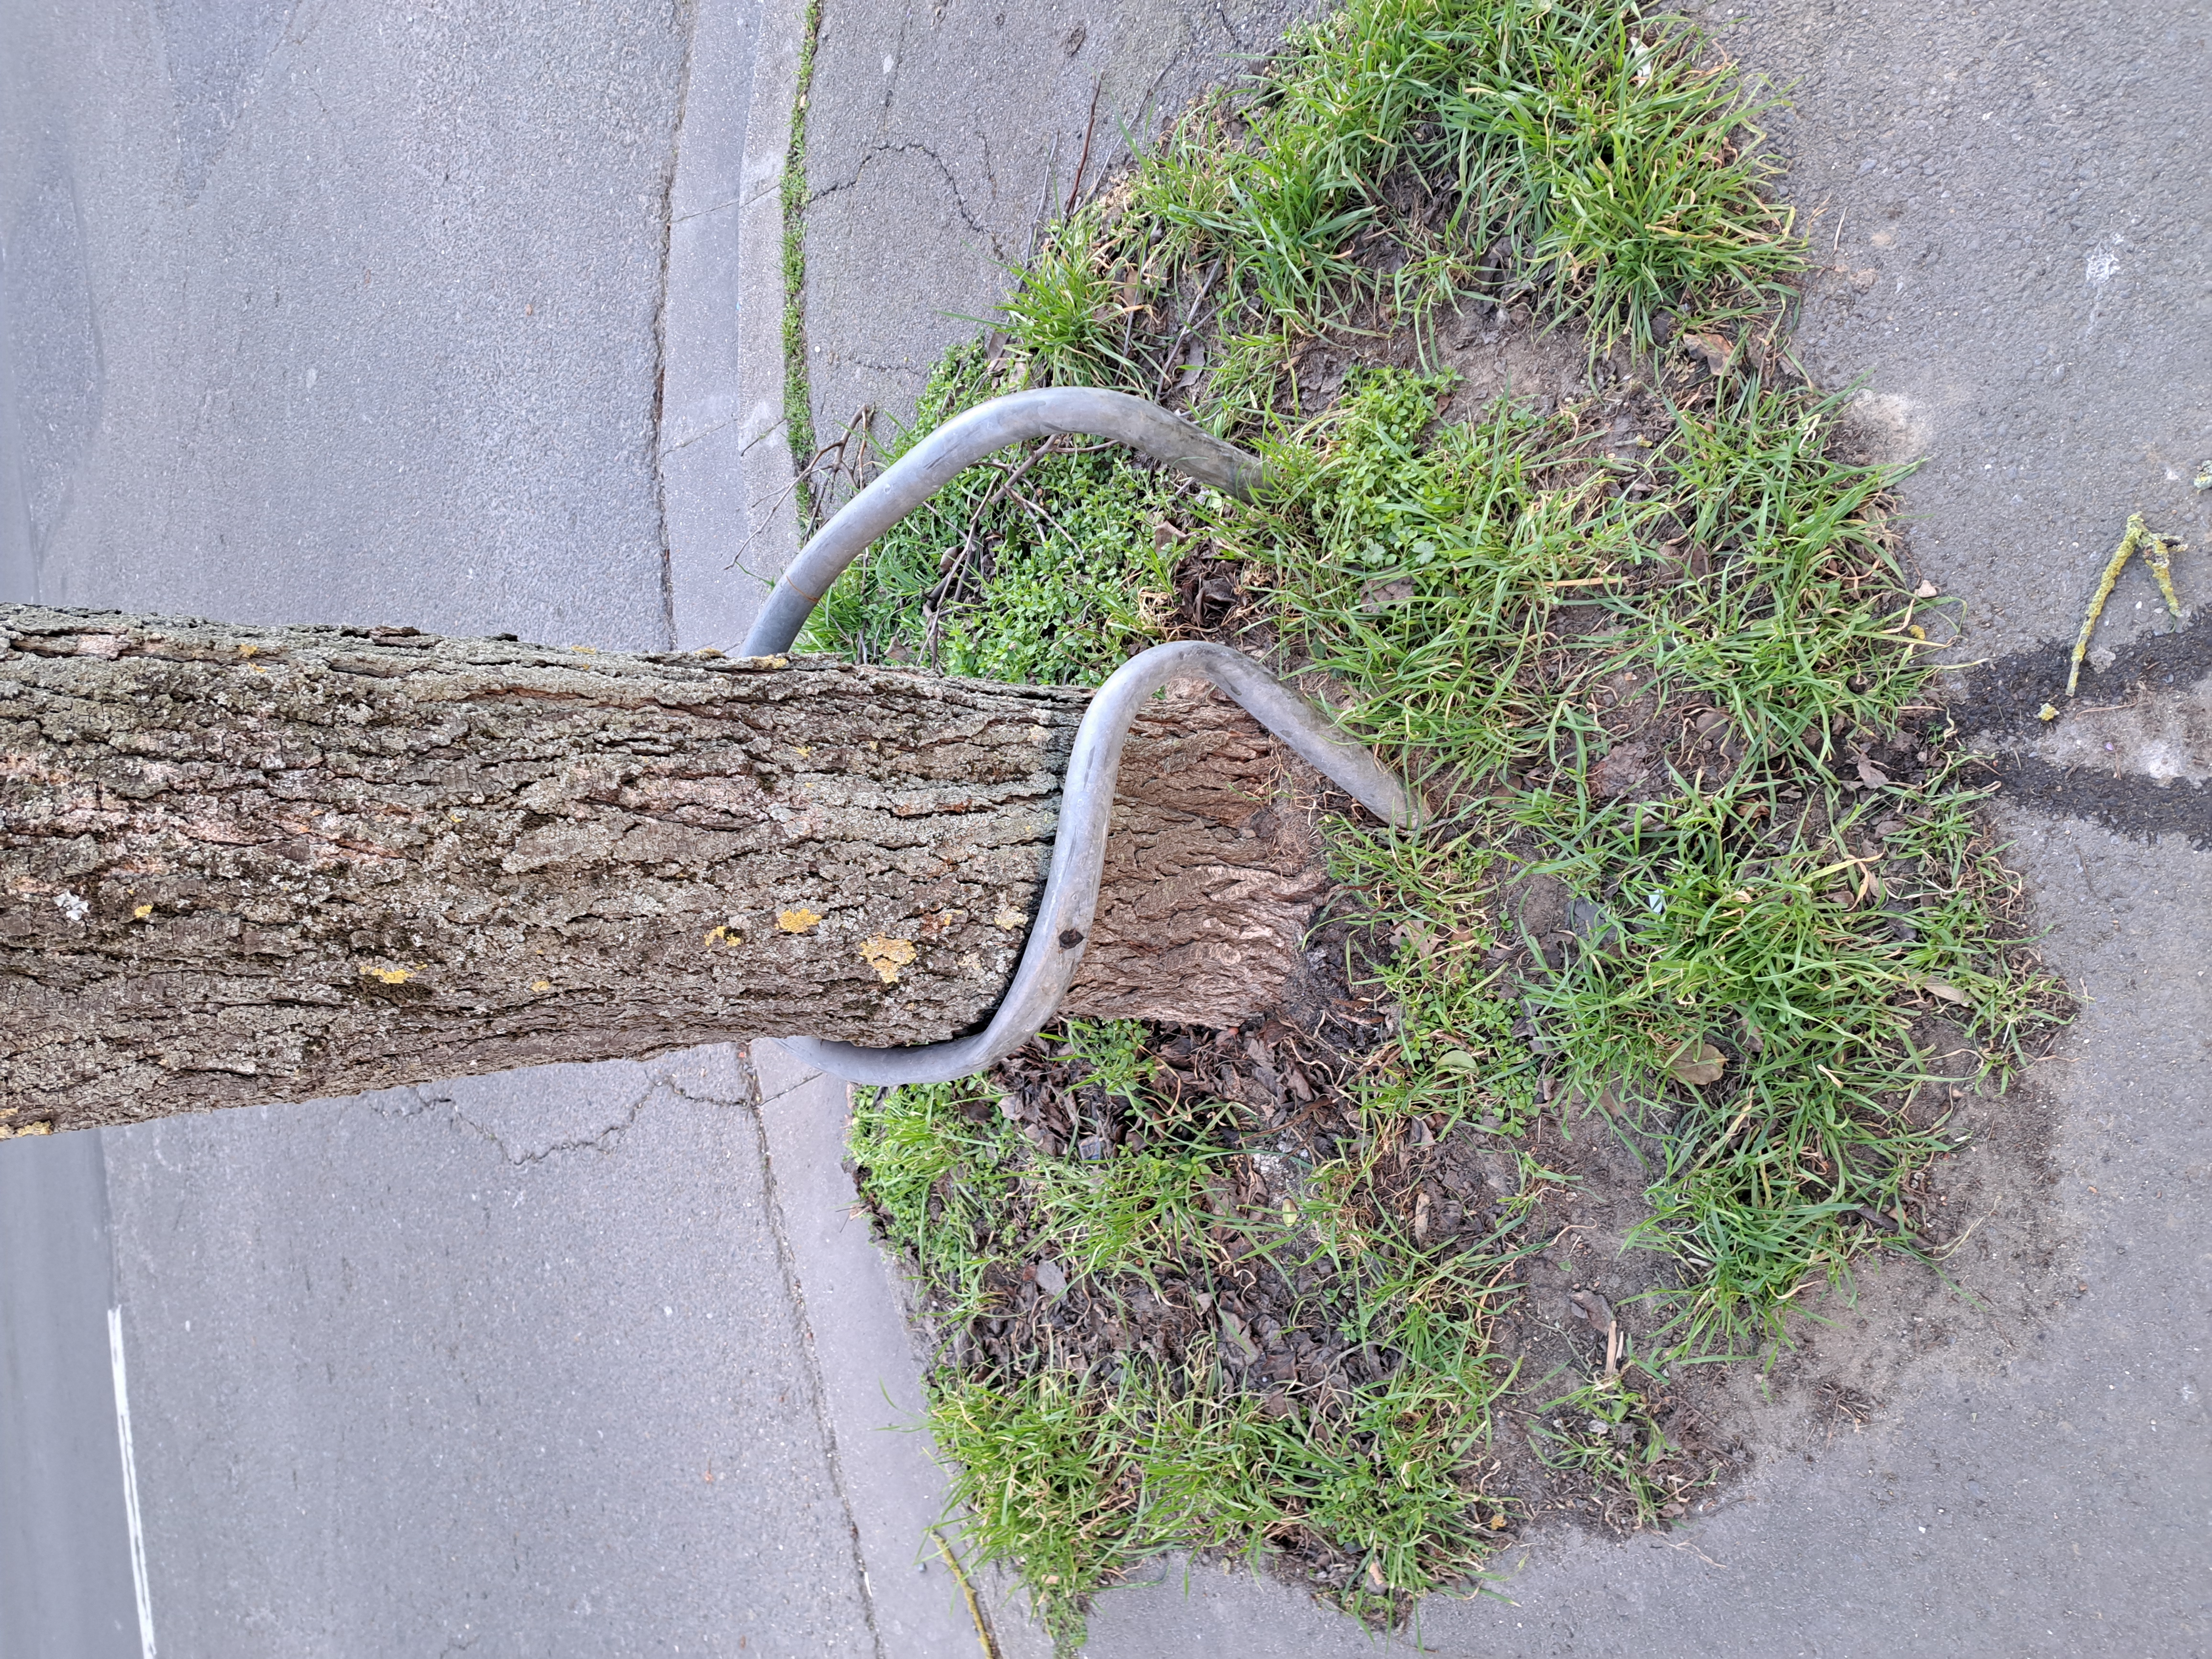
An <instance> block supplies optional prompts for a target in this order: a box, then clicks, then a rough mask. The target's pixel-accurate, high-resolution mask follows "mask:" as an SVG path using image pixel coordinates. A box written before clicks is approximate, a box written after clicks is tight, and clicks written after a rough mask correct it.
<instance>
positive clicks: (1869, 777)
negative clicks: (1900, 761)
mask: <svg viewBox="0 0 2212 1659" xmlns="http://www.w3.org/2000/svg"><path fill="white" fill-rule="evenodd" d="M1857 761H1858V767H1859V781H1860V782H1861V783H1863V784H1866V785H1868V786H1869V787H1873V788H1877V789H1878V788H1880V787H1881V786H1883V785H1884V784H1886V783H1887V782H1888V781H1889V774H1888V773H1887V772H1885V771H1883V770H1882V769H1881V768H1880V767H1879V766H1876V765H1875V763H1873V762H1872V761H1870V760H1869V759H1868V758H1867V757H1865V756H1864V755H1860V756H1858V757H1857Z"/></svg>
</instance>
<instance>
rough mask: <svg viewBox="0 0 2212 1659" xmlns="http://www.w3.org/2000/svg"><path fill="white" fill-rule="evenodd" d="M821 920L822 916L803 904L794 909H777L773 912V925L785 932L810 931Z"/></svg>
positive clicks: (817, 925)
mask: <svg viewBox="0 0 2212 1659" xmlns="http://www.w3.org/2000/svg"><path fill="white" fill-rule="evenodd" d="M821 921H822V918H821V917H820V916H819V915H816V914H815V913H814V912H813V911H811V910H810V909H808V908H806V907H805V905H803V904H802V905H800V906H799V907H798V908H796V909H792V910H779V911H777V912H776V913H775V925H776V926H777V927H781V928H782V929H783V931H784V932H785V933H811V932H812V931H813V930H814V929H815V928H816V927H819V926H820V925H821Z"/></svg>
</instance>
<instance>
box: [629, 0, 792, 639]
mask: <svg viewBox="0 0 2212 1659" xmlns="http://www.w3.org/2000/svg"><path fill="white" fill-rule="evenodd" d="M749 11H750V8H747V7H745V6H744V5H742V4H739V3H737V0H701V3H700V5H699V7H698V10H697V13H696V19H695V21H694V24H693V29H692V39H691V53H690V65H689V68H688V70H687V73H686V76H685V84H684V105H683V114H682V117H681V118H680V120H679V122H678V129H677V137H676V167H675V173H674V175H673V178H672V179H671V185H670V189H669V225H668V263H667V271H666V281H665V290H664V294H663V298H662V305H661V341H660V346H661V407H660V422H659V441H658V445H657V459H658V462H659V471H660V489H661V510H662V515H663V522H664V525H665V534H666V537H667V560H668V563H667V574H668V599H669V610H670V613H671V632H672V633H673V635H674V643H675V644H676V646H677V647H678V648H679V649H687V650H689V649H697V648H699V647H708V646H711V647H716V648H718V649H721V650H732V649H734V648H736V647H737V645H738V642H739V641H742V640H743V639H744V635H745V630H746V629H748V628H749V627H750V626H751V623H752V618H753V615H754V613H755V612H756V611H757V610H758V609H759V607H760V604H761V601H762V599H763V598H765V597H766V595H767V592H768V589H769V586H772V585H773V583H774V582H775V577H776V574H777V573H778V572H780V571H781V570H782V568H784V566H785V565H787V564H788V563H789V562H791V557H792V555H793V554H794V553H795V552H797V551H798V549H799V514H798V511H797V507H796V504H795V501H794V489H793V467H792V461H791V446H790V442H789V438H788V433H787V426H786V422H785V418H784V407H783V372H784V363H783V338H782V326H783V196H782V185H783V167H784V157H785V155H786V154H787V151H788V150H789V149H790V144H791V117H792V105H793V100H795V99H796V98H797V96H798V88H799V45H800V38H801V34H802V18H801V16H800V11H799V7H798V6H797V5H795V4H792V3H788V0H765V3H763V5H762V6H761V8H760V9H759V12H758V14H757V22H755V21H752V19H751V17H750V16H749V15H748V14H749ZM749 26H750V27H753V28H755V29H757V33H758V39H757V40H756V41H755V42H754V43H753V49H752V52H751V54H750V63H748V62H747V61H746V52H745V40H744V36H745V33H746V30H747V28H748V27H749Z"/></svg>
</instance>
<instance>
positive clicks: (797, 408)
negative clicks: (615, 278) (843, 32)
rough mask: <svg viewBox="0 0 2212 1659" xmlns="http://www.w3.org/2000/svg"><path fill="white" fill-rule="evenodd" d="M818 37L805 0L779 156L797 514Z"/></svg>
mask: <svg viewBox="0 0 2212 1659" xmlns="http://www.w3.org/2000/svg"><path fill="white" fill-rule="evenodd" d="M821 38H822V0H806V9H805V13H804V14H803V15H801V17H800V20H799V86H798V90H797V91H796V92H795V93H794V94H793V100H792V111H791V145H790V148H789V149H787V151H786V152H785V153H784V158H783V418H784V430H785V432H786V434H787V435H788V437H789V439H790V443H791V463H792V465H793V468H794V469H795V470H796V471H797V476H798V483H797V489H798V490H799V520H800V522H801V523H805V521H806V520H808V519H810V518H811V517H812V515H813V495H812V492H811V489H810V487H809V485H808V483H807V473H806V469H807V468H808V467H809V466H810V465H812V464H813V460H814V392H813V388H812V383H811V378H810V376H809V375H808V373H807V364H806V237H805V222H804V215H805V210H806V104H807V100H808V98H809V97H810V96H811V94H812V92H813V89H814V50H815V47H816V46H817V44H818V43H819V42H820V40H821Z"/></svg>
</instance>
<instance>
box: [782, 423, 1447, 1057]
mask: <svg viewBox="0 0 2212 1659" xmlns="http://www.w3.org/2000/svg"><path fill="white" fill-rule="evenodd" d="M1060 432H1066V433H1081V434H1085V435H1091V436H1099V437H1111V438H1118V439H1120V440H1121V441H1122V442H1124V443H1127V444H1129V445H1130V446H1132V447H1134V448H1137V449H1140V450H1142V451H1143V452H1144V453H1146V454H1147V455H1150V456H1152V458H1153V459H1156V460H1160V461H1164V462H1166V463H1168V464H1169V465H1174V466H1177V467H1180V468H1181V469H1182V471H1186V472H1188V473H1190V474H1192V475H1193V476H1194V477H1199V478H1201V479H1204V480H1205V481H1206V482H1207V483H1212V484H1214V485H1215V486H1216V487H1217V488H1219V489H1226V490H1228V491H1230V492H1231V494H1234V495H1240V496H1241V495H1247V494H1249V491H1250V489H1252V487H1253V486H1254V485H1255V484H1256V483H1258V482H1259V477H1260V463H1259V462H1258V461H1256V460H1255V459H1253V458H1252V457H1251V456H1249V455H1247V454H1245V453H1243V451H1242V450H1239V449H1237V448H1235V447H1231V445H1228V444H1225V443H1223V442H1222V441H1220V440H1219V439H1218V438H1214V437H1212V436H1210V435H1207V434H1206V433H1204V432H1201V431H1200V430H1199V428H1196V427H1194V426H1193V425H1191V424H1190V422H1188V421H1185V420H1183V419H1182V417H1181V416H1176V415H1173V414H1170V412H1169V411H1168V410H1164V409H1162V408H1160V407H1159V406H1158V404H1148V403H1146V402H1145V401H1144V400H1143V399H1142V398H1132V397H1128V396H1127V395H1126V394H1124V393H1121V392H1092V391H1087V390H1082V389H1062V388H1055V389H1054V390H1051V391H1047V392H1017V393H1015V394H1014V395H1013V396H1012V397H1008V398H995V399H994V400H993V401H992V402H990V403H987V404H980V405H978V406H977V407H976V408H975V409H972V410H969V411H968V412H967V413H966V414H965V415H963V416H958V417H957V419H955V420H952V421H950V422H946V423H945V425H944V426H942V427H940V428H938V429H937V430H936V431H935V432H933V433H932V434H931V435H929V436H928V437H927V438H925V439H924V440H923V441H921V443H919V444H917V445H915V447H914V448H912V449H911V450H908V452H907V453H906V454H905V456H903V457H902V459H900V460H899V461H898V462H897V463H896V465H893V466H891V467H890V468H888V469H886V470H885V471H884V473H883V474H882V476H881V477H878V478H877V479H876V480H875V482H874V483H871V484H870V485H869V486H868V487H867V488H866V489H864V490H862V491H861V492H860V494H859V495H855V496H854V498H853V499H852V500H851V501H848V502H847V503H846V504H845V506H844V507H843V509H842V511H840V512H839V513H837V514H836V517H835V518H833V519H831V520H830V521H829V523H828V524H827V525H825V526H823V528H822V530H821V531H820V532H819V533H818V534H817V535H816V536H815V538H814V539H813V540H812V541H811V542H809V543H808V544H806V546H805V548H804V549H803V550H801V551H800V553H799V557H798V558H797V559H795V560H793V562H792V566H791V568H790V569H789V570H787V571H786V572H785V573H784V575H783V578H782V580H779V581H778V582H777V583H776V585H775V591H774V592H772V593H771V594H770V595H769V604H768V607H767V608H766V609H764V610H763V611H762V612H761V617H760V620H759V621H758V622H757V623H754V624H753V629H752V631H751V633H750V634H749V635H747V636H746V639H745V643H744V654H745V655H747V656H755V657H766V656H775V655H777V654H778V653H781V652H783V651H785V650H787V649H788V648H789V647H790V645H791V642H792V641H793V640H794V639H796V638H797V637H798V636H799V629H800V627H801V626H803V625H804V624H805V621H806V618H807V616H808V614H809V613H810V612H811V611H813V609H814V606H815V604H816V603H817V600H819V599H820V598H821V596H822V595H823V593H824V592H828V591H829V584H830V583H832V582H834V581H835V580H836V579H837V576H838V574H839V573H840V572H841V571H842V570H843V569H844V568H845V567H846V566H847V565H848V564H850V563H851V562H853V561H854V559H855V558H857V557H858V556H860V553H861V552H862V551H863V550H865V549H866V547H867V545H868V544H869V543H871V542H872V541H873V540H874V539H875V538H877V537H878V536H879V535H881V534H882V533H883V532H884V531H885V530H887V529H889V528H890V526H892V525H894V524H896V523H897V522H898V520H900V519H902V518H903V517H905V515H906V514H907V513H910V512H911V511H913V510H914V508H915V507H918V506H920V505H921V503H922V502H923V501H927V499H928V498H929V496H930V495H932V494H933V492H934V491H935V490H936V489H938V487H939V485H941V484H943V483H945V481H946V480H947V479H949V478H950V477H952V475H953V474H954V473H956V472H957V471H960V470H961V469H962V468H963V467H965V466H967V465H969V464H970V463H972V462H974V461H975V460H976V459H980V458H981V456H984V455H987V454H989V453H991V452H992V451H994V450H995V449H1000V448H1003V447H1005V446H1006V445H1007V444H1010V443H1016V442H1018V441H1021V440H1022V439H1024V438H1033V437H1041V436H1044V435H1048V434H1051V433H1060ZM1189 675H1202V676H1204V677H1205V678H1207V679H1209V680H1212V682H1213V683H1214V684H1216V685H1218V686H1219V687H1220V688H1221V689H1222V690H1225V691H1226V692H1227V693H1228V694H1229V695H1230V696H1232V697H1234V698H1235V699H1236V700H1237V702H1239V703H1240V704H1242V705H1243V708H1244V709H1245V710H1246V712H1247V713H1249V714H1251V715H1252V717H1253V718H1254V719H1255V720H1258V721H1259V722H1260V724H1261V725H1262V726H1266V727H1267V730H1268V731H1270V732H1273V733H1274V735H1275V736H1276V737H1278V738H1280V739H1281V740H1282V741H1283V742H1285V744H1289V745H1290V747H1291V749H1292V750H1294V751H1296V752H1297V754H1298V755H1299V756H1300V757H1303V758H1304V759H1305V760H1306V761H1308V762H1310V763H1311V764H1312V765H1313V766H1314V767H1315V768H1316V769H1318V770H1319V771H1320V772H1321V773H1322V775H1324V776H1326V777H1328V779H1329V780H1330V781H1333V782H1334V783H1336V784H1338V785H1339V786H1340V787H1342V788H1344V789H1345V790H1346V791H1348V792H1349V793H1351V795H1352V798H1353V799H1356V800H1358V802H1359V804H1360V805H1363V806H1364V807H1366V808H1367V809H1368V810H1369V811H1371V812H1373V813H1375V814H1376V816H1377V817H1381V818H1383V819H1386V820H1387V821H1389V823H1393V824H1395V825H1397V826H1398V827H1399V828H1401V829H1410V828H1412V827H1413V824H1414V823H1416V822H1417V821H1418V818H1419V807H1418V804H1417V802H1416V801H1415V799H1414V798H1413V795H1412V794H1411V793H1409V792H1408V791H1407V789H1406V787H1405V786H1404V785H1402V784H1401V783H1400V782H1399V781H1397V780H1396V779H1395V778H1394V777H1392V776H1391V775H1389V773H1388V772H1386V771H1384V770H1383V768H1382V767H1381V766H1380V765H1379V764H1377V763H1376V760H1375V757H1373V756H1372V755H1370V754H1369V753H1368V752H1367V750H1365V749H1364V748H1363V747H1361V746H1360V745H1359V744H1357V743H1355V742H1353V741H1352V739H1350V738H1346V737H1345V736H1344V735H1342V734H1341V733H1340V732H1337V731H1336V730H1335V728H1334V726H1332V725H1331V724H1330V723H1329V720H1328V717H1327V716H1326V715H1325V714H1322V712H1321V711H1320V710H1318V709H1316V708H1315V707H1314V706H1313V705H1312V704H1311V703H1310V702H1307V701H1306V700H1305V699H1304V698H1303V697H1301V696H1298V695H1297V693H1296V692H1294V691H1292V690H1291V689H1290V688H1289V687H1287V686H1285V684H1283V683H1282V682H1281V681H1280V680H1279V679H1277V678H1275V677H1274V676H1273V674H1270V673H1269V672H1268V671H1267V670H1266V669H1264V668H1262V667H1261V666H1260V665H1258V664H1257V663H1255V662H1254V661H1252V660H1251V659H1249V657H1244V656H1241V655H1239V654H1238V653H1236V652H1234V651H1231V649H1230V648H1229V647H1227V646H1225V645H1213V644H1210V643H1205V642H1200V641H1188V642H1184V643H1181V644H1174V645H1156V646H1154V647H1152V649H1150V650H1149V651H1143V652H1139V653H1138V654H1137V655H1135V656H1133V657H1132V658H1130V659H1129V660H1128V661H1127V662H1126V663H1124V664H1122V665H1121V667H1120V668H1119V669H1117V670H1115V672H1114V674H1113V675H1112V676H1111V677H1110V678H1109V679H1108V680H1107V681H1106V683H1105V684H1103V685H1102V686H1100V687H1099V688H1098V690H1097V691H1096V692H1095V693H1094V694H1092V696H1091V706H1090V708H1088V709H1087V710H1085V713H1084V716H1083V720H1082V723H1081V724H1080V725H1079V726H1078V727H1077V728H1076V732H1075V746H1074V749H1073V751H1072V752H1071V753H1070V755H1069V757H1068V763H1067V774H1066V779H1065V781H1064V782H1063V784H1062V787H1061V793H1060V827H1059V830H1058V832H1057V834H1056V835H1055V836H1054V841H1053V845H1052V863H1051V866H1050V867H1049V869H1048V871H1047V872H1046V875H1045V884H1044V896H1043V898H1042V900H1041V901H1040V902H1039V903H1038V906H1037V915H1036V921H1034V922H1032V923H1031V924H1030V932H1029V939H1028V941H1027V943H1026V944H1025V945H1024V946H1023V949H1022V957H1021V961H1020V962H1019V963H1018V964H1017V965H1016V967H1015V969H1014V976H1013V980H1012V982H1011V983H1010V984H1009V985H1008V986H1007V987H1006V996H1005V998H1004V1000H1001V1001H1000V1004H999V1006H998V1009H997V1011H996V1012H994V1013H993V1014H992V1016H991V1019H990V1023H989V1024H987V1025H986V1026H985V1027H984V1028H983V1029H982V1030H981V1031H978V1032H976V1033H975V1035H974V1036H964V1037H957V1038H955V1039H953V1040H952V1041H951V1042H929V1043H922V1044H920V1045H918V1046H916V1047H914V1048H861V1047H860V1045H858V1044H857V1043H851V1042H833V1041H830V1040H829V1039H827V1038H823V1037H793V1036H787V1037H779V1038H777V1039H776V1041H778V1042H781V1043H782V1044H783V1045H784V1047H785V1048H788V1049H789V1050H790V1051H791V1052H792V1054H793V1055H794V1056H796V1057H797V1058H798V1059H799V1060H804V1061H805V1062H806V1063H807V1064H808V1065H810V1066H815V1067H817V1069H819V1070H821V1071H824V1072H828V1073H830V1074H831V1075H832V1076H833V1077H840V1078H843V1079H846V1080H847V1081H848V1082H851V1083H864V1084H875V1085H893V1084H903V1083H949V1082H951V1080H952V1079H955V1078H961V1077H967V1076H969V1075H970V1074H971V1073H975V1072H980V1071H981V1070H982V1069H983V1068H984V1067H985V1066H988V1065H990V1064H991V1063H992V1062H993V1061H994V1060H1000V1059H1003V1058H1004V1057H1005V1056H1006V1055H1007V1054H1012V1053H1013V1051H1014V1050H1015V1049H1017V1048H1020V1047H1021V1046H1022V1045H1023V1044H1024V1042H1028V1041H1029V1040H1030V1038H1031V1037H1033V1036H1036V1033H1037V1032H1038V1030H1040V1029H1041V1028H1042V1026H1043V1025H1044V1024H1045V1022H1046V1021H1048V1020H1049V1019H1050V1018H1052V1017H1053V1016H1054V1014H1055V1013H1056V1012H1059V1009H1060V999H1061V998H1062V997H1064V996H1066V994H1067V987H1068V986H1069V984H1070V983H1071V982H1072V981H1073V980H1074V978H1075V971H1076V969H1077V968H1079V966H1080V965H1081V964H1082V962H1083V951H1084V947H1085V944H1086V943H1087V942H1088V939H1089V935H1090V932H1091V921H1092V919H1093V918H1094V917H1095V916H1096V915H1097V909H1098V882H1099V878H1100V875H1101V872H1103V869H1104V866H1105V861H1106V831H1107V825H1108V823H1109V820H1110V819H1111V817H1112V816H1113V811H1114V784H1115V777H1116V775H1117V774H1118V773H1119V772H1120V770H1121V748H1122V745H1123V744H1125V743H1126V742H1127V739H1128V736H1129V724H1130V722H1131V721H1132V720H1134V719H1135V718H1136V715H1137V712H1138V710H1139V708H1141V707H1142V706H1143V704H1144V702H1145V700H1146V698H1148V697H1150V696H1152V693H1153V692H1155V691H1157V690H1159V689H1160V687H1161V686H1163V685H1164V684H1167V682H1168V681H1170V680H1171V679H1175V678H1181V677H1185V676H1189Z"/></svg>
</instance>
